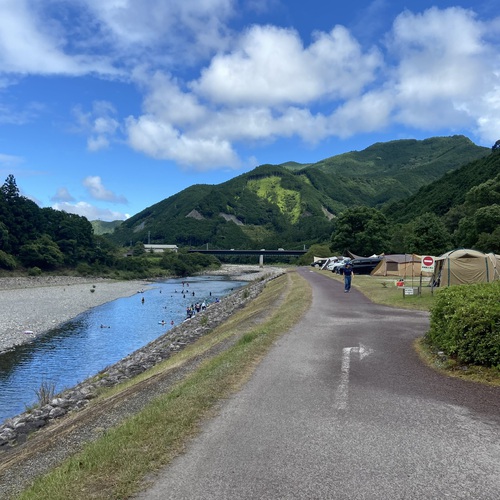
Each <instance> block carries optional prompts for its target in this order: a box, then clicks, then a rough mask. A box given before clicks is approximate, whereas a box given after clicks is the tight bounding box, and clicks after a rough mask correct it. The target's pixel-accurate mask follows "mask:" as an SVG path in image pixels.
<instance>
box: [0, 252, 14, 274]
mask: <svg viewBox="0 0 500 500" xmlns="http://www.w3.org/2000/svg"><path fill="white" fill-rule="evenodd" d="M16 267H17V263H16V259H15V258H14V257H13V256H12V255H10V254H8V253H6V252H4V251H3V250H0V269H8V270H9V271H12V270H13V269H15V268H16Z"/></svg>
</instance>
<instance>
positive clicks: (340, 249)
mask: <svg viewBox="0 0 500 500" xmlns="http://www.w3.org/2000/svg"><path fill="white" fill-rule="evenodd" d="M388 230H389V228H388V223H387V219H386V217H385V215H384V214H383V213H382V212H380V210H377V209H375V208H370V207H363V206H359V207H354V208H349V209H347V210H345V211H344V212H342V213H341V214H340V216H339V218H338V219H337V222H336V229H335V231H334V233H333V235H332V239H331V244H330V249H331V251H332V253H333V254H334V255H335V254H337V255H339V254H345V252H346V251H347V250H349V251H350V252H352V253H354V254H356V255H373V254H380V253H383V252H385V251H386V249H387V247H388V243H387V239H388V238H387V235H388Z"/></svg>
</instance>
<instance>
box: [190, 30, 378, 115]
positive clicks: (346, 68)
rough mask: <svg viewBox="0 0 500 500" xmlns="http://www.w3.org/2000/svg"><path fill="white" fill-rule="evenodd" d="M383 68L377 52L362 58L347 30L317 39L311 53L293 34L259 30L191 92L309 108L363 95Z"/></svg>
mask: <svg viewBox="0 0 500 500" xmlns="http://www.w3.org/2000/svg"><path fill="white" fill-rule="evenodd" d="M380 64H381V59H380V55H379V54H378V52H376V51H370V52H369V53H366V54H363V52H362V50H361V47H360V45H359V44H358V43H357V42H356V41H355V40H354V39H353V38H352V37H351V35H350V34H349V32H348V31H347V30H346V29H345V28H343V27H342V26H336V27H335V28H334V29H333V30H332V31H331V32H330V33H316V39H315V41H314V42H313V43H312V44H311V45H310V46H309V47H307V48H304V46H303V45H302V41H301V39H300V37H299V35H298V33H297V32H296V31H294V30H286V29H282V28H277V27H274V26H254V27H252V28H251V29H250V30H249V31H248V32H247V33H246V34H244V35H243V36H242V38H241V40H240V41H239V43H238V44H237V48H236V49H235V50H234V51H233V52H231V53H230V54H224V55H217V56H215V57H214V58H213V59H212V61H211V64H210V66H209V67H208V68H206V69H205V70H203V71H202V75H201V78H200V79H199V80H198V81H196V82H193V83H192V88H193V89H194V90H195V91H196V92H197V93H200V94H201V95H203V96H204V97H207V98H209V99H210V100H212V101H214V102H217V103H221V104H226V105H238V106H242V105H245V104H248V105H270V106H277V105H283V104H307V103H311V102H314V101H315V100H318V99H325V98H328V99H338V98H346V97H352V96H355V95H357V94H359V93H360V92H361V91H362V90H363V88H364V87H365V86H366V85H368V84H369V83H371V82H372V81H373V80H374V78H375V72H376V70H377V68H378V67H379V66H380Z"/></svg>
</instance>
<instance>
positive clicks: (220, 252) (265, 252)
mask: <svg viewBox="0 0 500 500" xmlns="http://www.w3.org/2000/svg"><path fill="white" fill-rule="evenodd" d="M306 252H307V250H305V249H304V250H285V249H284V248H282V249H281V248H280V249H277V250H266V249H265V248H261V249H260V250H236V249H235V248H231V249H229V250H208V249H206V250H196V249H194V248H192V249H190V250H188V253H204V254H210V255H258V256H259V265H260V266H262V265H263V264H264V255H290V256H297V257H298V256H300V255H304V254H305V253H306Z"/></svg>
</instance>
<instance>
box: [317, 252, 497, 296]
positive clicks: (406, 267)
mask: <svg viewBox="0 0 500 500" xmlns="http://www.w3.org/2000/svg"><path fill="white" fill-rule="evenodd" d="M346 254H347V255H349V257H337V256H331V257H326V258H325V257H322V258H321V257H315V258H314V261H313V263H311V266H313V267H316V268H317V269H321V271H327V272H328V273H330V274H337V275H339V274H340V275H341V274H342V266H343V265H344V263H345V261H346V259H348V260H350V261H351V262H354V263H355V262H356V261H360V260H365V261H373V262H375V261H378V263H377V265H376V266H374V268H373V270H372V271H371V272H369V273H366V272H360V273H358V279H360V278H361V276H359V275H365V276H363V279H364V280H366V282H369V281H370V280H371V281H372V282H373V283H374V288H375V289H376V288H382V289H387V288H393V289H398V288H400V289H402V290H397V292H398V293H400V294H401V295H402V297H403V298H407V296H410V295H411V296H422V295H432V293H433V292H434V290H435V289H440V288H445V287H449V286H453V285H467V284H475V283H491V282H493V281H497V280H499V279H500V255H497V254H494V253H483V252H480V251H478V250H471V249H455V250H450V251H449V252H446V253H444V254H442V255H440V256H437V257H434V256H427V257H426V258H428V259H429V261H431V262H432V266H426V265H425V264H424V262H423V259H424V256H422V255H417V254H388V255H384V254H380V255H376V254H375V255H372V256H370V257H360V256H358V255H355V254H352V253H351V252H346ZM354 274H355V275H356V270H355V268H354ZM405 305H406V306H408V304H407V303H406V304H405Z"/></svg>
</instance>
